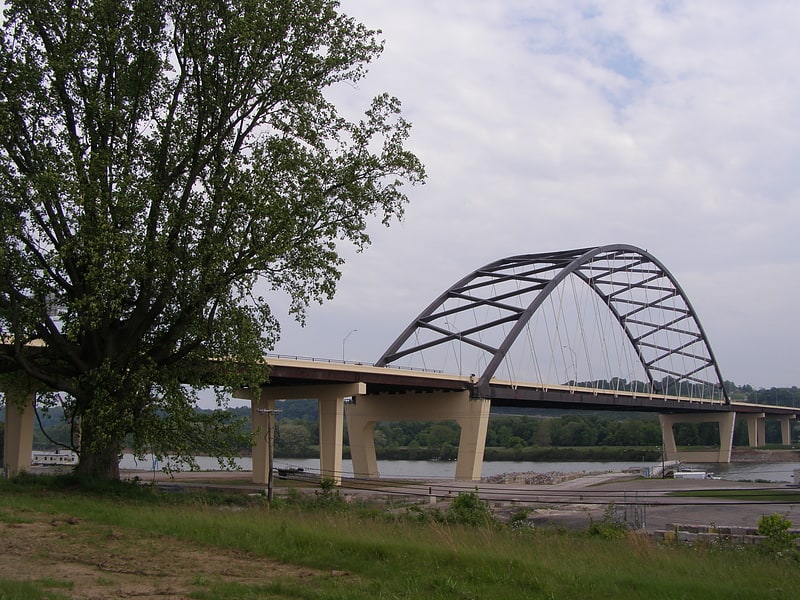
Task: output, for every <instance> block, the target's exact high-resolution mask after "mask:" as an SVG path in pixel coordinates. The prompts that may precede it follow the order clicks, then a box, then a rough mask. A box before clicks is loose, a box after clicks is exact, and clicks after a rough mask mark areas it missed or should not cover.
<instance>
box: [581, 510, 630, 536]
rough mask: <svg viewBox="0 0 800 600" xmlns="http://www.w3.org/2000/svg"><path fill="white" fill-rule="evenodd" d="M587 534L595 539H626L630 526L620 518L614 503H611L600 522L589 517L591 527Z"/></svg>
mask: <svg viewBox="0 0 800 600" xmlns="http://www.w3.org/2000/svg"><path fill="white" fill-rule="evenodd" d="M586 532H587V533H588V534H589V535H591V536H595V537H600V538H603V539H606V540H612V539H617V538H621V537H624V536H625V534H626V533H627V532H628V526H627V525H626V524H625V522H624V521H623V520H622V519H620V518H619V515H618V514H617V511H616V507H615V505H614V503H613V502H612V503H610V504H609V505H608V506H606V508H605V510H604V511H603V516H602V517H601V518H600V520H595V519H593V518H592V517H591V515H590V516H589V527H588V528H587V529H586Z"/></svg>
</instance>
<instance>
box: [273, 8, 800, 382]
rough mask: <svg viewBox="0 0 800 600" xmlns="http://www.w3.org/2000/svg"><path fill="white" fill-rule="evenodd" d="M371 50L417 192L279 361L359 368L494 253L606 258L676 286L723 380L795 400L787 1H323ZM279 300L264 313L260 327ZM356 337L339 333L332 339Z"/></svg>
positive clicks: (796, 128)
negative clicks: (298, 358)
mask: <svg viewBox="0 0 800 600" xmlns="http://www.w3.org/2000/svg"><path fill="white" fill-rule="evenodd" d="M342 10H343V11H344V12H346V13H347V14H350V15H352V16H354V17H355V18H357V19H358V20H360V21H362V22H363V23H365V24H366V25H367V26H369V27H371V28H375V29H381V30H382V32H383V33H382V38H383V39H385V41H386V48H385V51H384V54H383V56H382V57H381V58H380V60H379V61H378V62H376V63H375V64H373V65H372V67H371V69H370V73H369V75H368V77H367V78H366V79H365V80H364V81H362V82H360V84H359V85H358V87H357V88H355V89H353V88H351V89H350V90H349V91H346V92H345V93H341V98H340V99H339V100H338V102H341V103H342V104H343V105H344V106H345V107H354V106H356V105H361V106H366V102H367V98H368V97H371V96H373V95H375V94H377V93H380V92H382V91H388V92H389V93H391V94H393V95H396V96H398V97H399V98H400V99H401V100H402V102H403V110H404V114H405V116H406V117H407V118H408V119H409V120H410V121H411V122H412V123H413V126H414V127H413V132H412V139H411V141H410V144H409V146H410V148H411V149H412V150H413V151H414V152H415V153H416V154H417V155H418V156H419V157H420V159H421V160H422V161H423V162H424V164H425V166H426V169H427V172H428V182H427V183H426V185H424V186H421V187H416V188H408V189H407V192H408V196H409V200H410V202H409V205H408V207H407V211H406V215H405V218H404V220H403V221H402V222H401V223H395V224H394V225H392V227H390V228H388V229H384V228H382V227H381V226H380V225H378V226H376V227H374V228H373V229H372V230H371V234H372V240H373V243H372V246H371V247H370V248H369V249H368V250H367V251H366V252H365V253H363V254H358V255H357V254H354V253H352V252H349V251H348V252H346V253H345V256H346V258H347V264H346V266H345V269H344V273H343V277H342V280H341V281H340V284H339V290H338V293H337V295H336V298H335V299H334V300H333V301H331V302H329V303H327V304H325V305H323V306H315V307H312V308H311V309H310V310H309V313H308V319H307V324H306V327H305V328H302V329H301V328H300V327H298V326H295V325H293V324H292V322H291V320H290V319H289V318H288V317H285V316H283V315H282V322H283V338H282V340H281V341H280V342H279V344H278V346H277V348H276V351H277V352H279V353H281V354H288V355H302V356H316V357H327V358H333V359H341V358H342V356H343V355H344V357H345V358H346V359H347V360H359V361H364V362H374V361H375V360H377V359H378V358H379V357H380V355H381V354H382V353H383V351H384V350H385V349H386V347H387V346H388V345H389V344H390V343H391V342H392V341H393V339H394V338H395V337H396V336H397V335H398V334H399V333H400V332H401V331H402V330H403V329H404V328H405V326H406V325H407V323H408V322H409V321H411V320H412V319H413V318H414V317H415V316H416V315H417V314H418V313H419V312H420V311H421V310H422V309H423V308H424V307H425V306H426V305H427V304H428V303H429V302H430V301H431V300H432V299H433V298H435V297H436V296H437V295H438V294H439V293H440V292H442V291H443V290H444V289H446V288H447V287H449V286H450V285H451V284H452V283H454V282H455V281H456V280H458V279H460V278H461V277H462V276H463V275H465V274H467V273H469V272H471V271H473V270H474V269H476V268H478V267H480V266H482V265H484V264H486V263H488V262H491V261H493V260H495V259H498V258H501V257H505V256H510V255H514V254H523V253H537V252H545V251H553V250H561V249H568V248H579V247H586V246H593V245H601V244H609V243H627V244H633V245H636V246H639V247H642V248H645V249H647V250H648V251H650V252H651V253H652V254H654V255H655V256H656V257H657V258H659V259H660V260H661V261H662V262H663V263H664V264H665V265H666V266H667V268H668V269H669V270H670V271H671V272H672V273H673V274H674V275H675V276H676V278H677V279H678V281H679V282H680V284H681V285H682V286H683V288H684V290H685V291H686V293H687V295H688V296H689V298H690V300H691V302H692V304H693V305H694V308H695V309H696V311H697V312H698V314H699V317H700V320H701V322H702V323H703V326H704V328H705V330H706V333H707V334H708V336H709V338H710V340H711V344H712V347H713V349H714V352H715V354H716V356H717V359H718V360H719V363H720V366H721V369H722V372H723V375H724V377H725V378H726V379H730V380H733V381H735V382H736V383H739V384H744V383H750V384H752V385H754V386H756V387H771V386H790V385H800V372H798V370H797V365H798V360H797V359H798V357H799V356H800V345H799V344H800V319H799V318H798V314H797V309H796V305H797V298H798V296H799V295H800V289H799V288H800V283H798V276H799V275H800V250H798V249H797V246H798V242H797V229H798V225H800V185H799V184H800V165H798V164H797V157H798V156H799V155H800V69H799V68H798V60H800V59H798V57H800V36H798V35H797V30H798V27H799V26H800V3H797V2H795V1H794V0H787V1H778V0H775V1H771V0H766V1H764V2H757V3H755V2H752V1H750V0H741V1H736V0H725V1H722V0H720V1H715V0H703V1H702V2H700V1H697V2H681V1H670V0H663V1H651V2H647V1H643V0H628V1H626V0H619V1H604V2H588V1H587V2H579V1H567V0H552V1H550V0H527V1H525V0H503V1H498V2H486V1H485V0H459V1H458V2H456V1H448V0H402V1H399V0H342ZM281 308H282V307H281V303H280V302H277V301H276V303H275V309H276V310H277V312H279V313H280V312H281ZM353 330H357V331H353Z"/></svg>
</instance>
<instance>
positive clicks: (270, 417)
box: [257, 408, 281, 502]
mask: <svg viewBox="0 0 800 600" xmlns="http://www.w3.org/2000/svg"><path fill="white" fill-rule="evenodd" d="M257 410H258V412H259V414H262V415H267V448H269V454H268V456H267V502H272V498H273V489H274V485H273V483H274V478H273V474H272V463H273V461H272V456H273V453H274V450H275V415H276V414H278V413H280V412H281V411H280V410H279V409H275V408H259V409H257Z"/></svg>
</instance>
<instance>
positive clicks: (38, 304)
mask: <svg viewBox="0 0 800 600" xmlns="http://www.w3.org/2000/svg"><path fill="white" fill-rule="evenodd" d="M5 7H6V9H5V14H4V27H3V33H2V37H0V44H2V48H1V49H0V336H2V337H3V339H4V340H13V343H12V344H5V345H3V346H2V348H0V362H1V363H2V366H3V370H9V369H17V370H18V371H19V372H20V373H23V374H24V377H20V378H19V381H20V382H28V381H30V382H35V385H34V386H33V387H32V388H30V390H20V393H21V392H22V391H35V390H36V389H41V387H45V388H47V389H52V390H58V391H60V392H63V393H64V395H63V396H57V395H49V396H44V397H43V398H41V402H43V403H44V404H45V405H49V406H54V405H56V404H60V405H61V406H62V407H63V409H64V411H65V414H66V417H67V419H68V420H69V421H70V423H71V424H72V425H74V426H77V424H78V423H80V432H81V441H80V446H79V448H77V449H78V450H79V453H80V455H81V460H80V466H79V468H80V469H81V470H82V471H83V472H84V473H87V474H97V475H105V476H111V477H114V476H117V475H118V455H119V452H120V449H121V447H122V445H123V443H124V440H125V438H126V436H130V440H131V443H132V444H133V445H134V447H135V449H136V450H137V451H145V450H148V451H154V452H155V453H156V454H157V455H159V456H163V454H165V453H170V454H172V455H178V456H182V457H185V458H187V459H188V458H189V457H191V456H192V455H193V454H194V453H197V452H201V451H203V452H207V453H211V454H212V455H216V456H226V455H229V454H230V453H231V452H232V449H233V448H234V447H235V446H236V445H237V444H236V440H237V439H241V427H240V423H239V422H238V421H237V420H236V419H234V418H231V417H229V416H226V415H225V414H223V413H222V412H219V413H214V414H211V415H199V414H198V413H197V412H196V411H194V410H193V408H194V406H196V404H197V396H196V389H197V388H198V387H201V386H206V385H208V384H209V382H212V383H214V384H217V385H219V386H220V388H219V389H218V392H219V396H218V401H219V402H220V403H221V405H222V403H223V402H224V400H223V399H224V398H225V395H224V392H225V391H226V390H228V389H230V388H232V387H239V386H243V385H247V384H255V383H259V382H261V381H263V379H264V378H265V377H266V376H267V373H266V371H265V369H264V367H263V365H262V362H261V360H260V359H261V358H262V356H263V355H264V353H265V352H266V351H268V350H269V349H271V348H272V347H273V345H274V342H275V340H276V339H277V336H278V334H279V326H278V321H277V318H276V316H275V315H273V314H272V313H271V311H270V307H269V304H268V302H267V300H266V299H265V298H264V297H263V296H262V294H263V293H264V291H269V292H272V291H281V292H284V293H286V294H288V296H289V298H290V301H291V312H292V314H294V315H295V316H296V317H297V318H298V319H300V320H301V321H302V320H303V316H304V310H305V308H306V307H307V306H308V305H309V303H312V302H321V301H323V300H325V299H329V298H330V297H332V295H333V293H334V291H335V288H336V283H337V281H338V279H339V276H340V268H341V264H342V259H341V258H340V256H339V247H340V246H339V244H340V242H348V243H351V244H353V245H355V246H356V248H357V249H359V250H361V249H363V248H365V247H366V246H367V245H368V244H369V241H370V240H369V236H368V235H367V233H366V226H367V222H368V220H369V219H372V218H373V217H375V218H377V220H379V221H381V222H382V223H383V224H389V223H390V222H391V221H392V220H393V219H394V218H397V217H400V216H401V215H402V212H403V207H404V204H405V202H406V197H405V195H404V194H403V193H402V186H403V185H404V184H405V183H407V182H411V183H419V182H422V181H423V179H424V170H423V167H422V165H421V164H420V163H419V161H418V160H417V158H416V157H415V156H414V155H413V154H411V153H410V152H408V151H407V150H406V149H405V148H404V143H405V141H406V139H407V137H408V135H409V124H408V123H407V122H406V121H405V120H404V119H403V118H402V117H401V115H400V104H399V101H398V100H397V99H396V98H393V97H391V96H389V95H386V94H382V95H379V96H377V97H376V98H374V99H373V100H372V102H371V103H370V104H369V106H368V107H367V109H366V111H365V113H364V116H363V117H362V118H360V119H354V120H349V119H348V118H346V117H345V116H343V115H342V114H340V112H339V111H338V110H337V108H336V107H335V106H334V105H333V104H332V103H331V102H330V101H329V100H328V99H327V97H326V94H328V93H329V92H330V91H331V90H332V89H334V88H337V89H341V90H344V92H345V93H347V92H348V91H349V92H350V93H351V95H355V94H356V93H357V85H356V84H357V82H358V80H359V79H360V78H361V77H362V76H363V75H364V73H365V71H366V66H367V65H368V64H369V63H370V62H371V61H372V60H373V59H375V58H376V57H377V56H378V55H379V54H380V52H381V50H382V43H381V42H380V41H379V39H378V32H376V31H371V30H369V29H367V28H366V27H364V26H363V25H361V24H359V23H357V22H356V21H355V20H353V19H352V18H349V17H347V16H346V15H343V14H341V13H340V12H338V3H337V2H335V1H334V0H309V1H308V2H288V3H287V2H283V1H278V0H264V1H259V2H253V1H251V0H220V1H219V2H211V3H210V2H205V1H200V2H195V1H191V2H189V1H186V0H167V1H166V2H152V0H115V1H110V0H77V1H76V2H65V1H64V0H47V1H45V0H9V1H8V2H6V4H5ZM40 341H41V342H44V343H43V344H42V343H40ZM220 357H224V358H225V360H218V359H219V358H220ZM76 428H77V427H74V428H73V429H76Z"/></svg>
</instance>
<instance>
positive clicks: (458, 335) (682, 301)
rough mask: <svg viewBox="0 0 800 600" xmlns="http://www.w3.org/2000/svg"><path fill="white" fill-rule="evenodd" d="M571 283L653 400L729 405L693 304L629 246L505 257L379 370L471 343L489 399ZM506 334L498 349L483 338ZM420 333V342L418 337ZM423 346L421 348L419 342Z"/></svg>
mask: <svg viewBox="0 0 800 600" xmlns="http://www.w3.org/2000/svg"><path fill="white" fill-rule="evenodd" d="M571 276H574V277H575V278H577V279H578V280H579V281H581V282H582V283H583V284H585V285H586V286H588V289H590V290H591V292H593V293H594V294H595V295H596V296H597V298H599V300H600V301H601V302H602V304H603V305H604V306H605V307H606V308H607V309H608V311H609V312H610V314H611V315H613V318H614V319H615V320H616V322H617V323H618V325H619V326H620V328H621V330H622V331H623V332H624V336H625V338H626V339H627V341H628V343H629V344H630V345H631V347H632V348H633V350H634V353H635V356H636V358H637V359H638V361H639V363H640V364H641V367H642V369H643V372H644V373H645V374H646V378H647V380H648V383H649V385H650V387H651V391H653V392H654V393H667V390H665V389H664V387H665V386H669V385H674V384H677V383H685V384H687V385H689V386H700V387H703V388H706V387H708V389H713V390H715V394H717V395H718V397H720V398H722V399H724V401H725V402H726V403H729V402H730V401H729V398H728V396H727V392H726V391H725V388H724V385H723V379H722V375H721V372H720V369H719V366H718V364H717V361H716V358H715V357H714V353H713V351H712V349H711V345H710V343H709V340H708V337H707V335H706V333H705V331H704V330H703V327H702V325H701V323H700V320H699V318H698V317H697V314H696V312H695V310H694V308H693V307H692V305H691V303H690V301H689V299H688V297H687V296H686V294H685V292H684V291H683V289H682V288H681V286H680V284H679V283H678V282H677V280H676V279H675V277H674V276H673V275H672V274H671V273H670V272H669V270H667V268H666V267H665V266H664V265H663V264H662V263H661V262H660V261H659V260H658V259H657V258H656V257H655V256H653V255H652V254H650V253H649V252H647V251H646V250H643V249H641V248H637V247H635V246H631V245H627V244H612V245H606V246H596V247H591V248H580V249H575V250H563V251H558V252H548V253H539V254H524V255H518V256H511V257H508V258H503V259H500V260H497V261H494V262H492V263H489V264H487V265H485V266H483V267H481V268H479V269H477V270H475V271H473V272H472V273H469V274H467V275H466V276H464V277H463V278H461V279H460V280H459V281H457V282H456V283H455V284H453V285H452V286H451V287H449V288H448V289H447V290H445V291H444V292H443V293H442V294H441V295H440V296H439V297H437V298H436V299H435V300H434V301H433V302H431V303H430V304H429V305H428V306H427V307H426V308H425V309H424V310H423V311H422V312H421V313H420V314H419V316H417V318H416V319H414V320H413V321H412V322H411V323H410V324H409V325H408V327H406V329H405V330H404V331H403V332H402V333H401V334H400V336H398V338H397V339H396V340H395V341H394V342H393V343H392V344H391V345H390V346H389V347H388V348H387V350H386V351H385V352H384V354H383V355H382V356H381V358H380V359H379V360H378V362H377V363H376V364H377V365H378V366H386V365H389V364H392V363H396V362H397V361H398V360H399V359H401V358H403V357H407V356H410V355H414V354H418V353H422V352H423V351H425V350H427V349H429V348H433V347H435V346H440V345H443V344H451V343H457V344H467V345H469V346H470V347H472V348H477V349H478V350H480V351H482V352H484V353H485V354H486V355H487V357H488V358H487V359H486V361H485V368H483V370H482V372H481V373H480V375H477V374H476V375H475V376H476V377H477V381H476V382H475V384H474V387H473V389H474V390H475V392H476V394H477V395H480V393H481V391H482V390H483V391H486V390H487V389H488V386H489V382H490V381H491V379H492V378H493V377H494V376H495V373H496V372H497V370H498V367H499V366H500V365H501V364H502V362H503V361H504V360H505V358H506V355H507V353H508V352H509V349H510V348H511V347H512V345H513V344H514V343H515V342H516V341H517V339H518V338H519V337H520V335H521V334H522V332H523V331H524V330H525V328H526V326H527V325H528V323H529V322H530V320H531V318H532V317H533V316H534V315H535V314H536V312H537V310H539V309H540V308H541V307H542V305H543V304H544V302H545V301H546V300H548V298H550V297H551V295H553V294H554V291H555V290H556V289H557V288H558V286H559V285H560V284H562V283H564V282H565V281H566V280H567V279H568V278H570V277H571ZM479 308H491V309H492V310H493V311H494V314H493V317H492V318H491V319H489V320H486V321H483V322H480V321H478V320H477V319H476V320H475V321H474V324H472V325H470V326H469V327H453V326H451V324H450V320H451V319H452V318H453V317H454V316H456V315H459V314H462V313H465V312H468V311H475V310H476V309H479ZM498 328H501V329H502V335H501V336H500V337H499V338H496V339H497V341H496V342H494V343H491V342H487V339H486V336H485V335H484V334H485V333H486V332H487V331H489V330H497V329H498ZM421 334H422V335H421ZM421 338H422V339H421Z"/></svg>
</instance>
